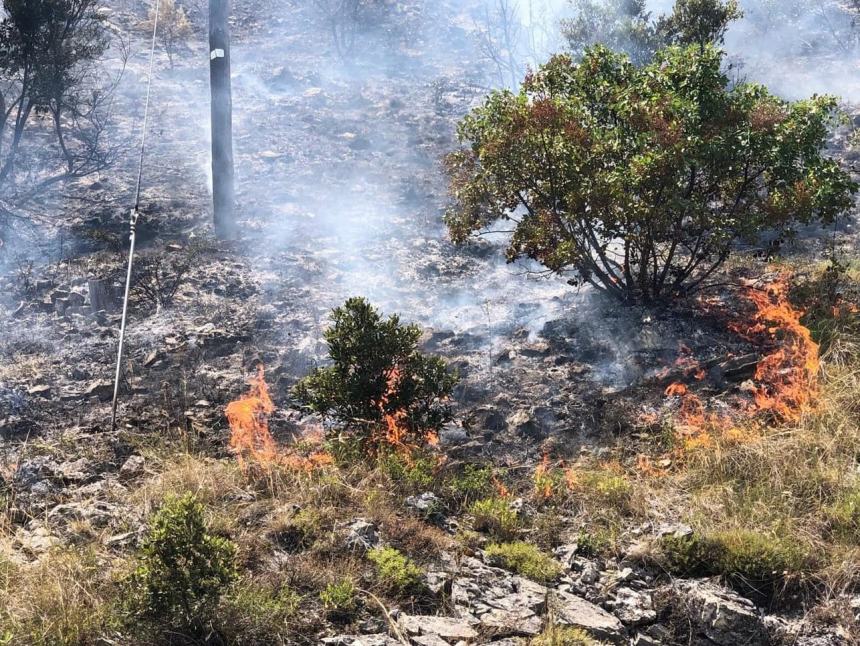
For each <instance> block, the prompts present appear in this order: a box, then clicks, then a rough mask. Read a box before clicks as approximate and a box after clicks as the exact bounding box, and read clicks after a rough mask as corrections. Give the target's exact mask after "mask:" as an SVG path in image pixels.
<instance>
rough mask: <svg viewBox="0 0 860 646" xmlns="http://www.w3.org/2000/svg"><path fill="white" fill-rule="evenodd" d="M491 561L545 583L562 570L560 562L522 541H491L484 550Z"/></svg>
mask: <svg viewBox="0 0 860 646" xmlns="http://www.w3.org/2000/svg"><path fill="white" fill-rule="evenodd" d="M484 553H485V554H486V555H487V558H489V559H490V560H491V561H497V562H499V563H500V564H501V565H502V566H503V567H505V568H507V569H509V570H512V571H514V572H516V573H517V574H521V575H522V576H524V577H527V578H529V579H534V580H535V581H540V582H542V583H546V582H547V581H552V580H553V579H555V578H556V577H557V576H558V575H559V574H561V572H562V567H561V564H560V563H559V562H558V561H556V560H555V559H553V558H552V557H550V556H548V555H547V554H544V553H543V552H541V551H540V550H539V549H538V548H537V547H535V546H534V545H531V544H530V543H524V542H523V541H514V542H512V543H493V544H491V545H488V546H487V549H486V550H484Z"/></svg>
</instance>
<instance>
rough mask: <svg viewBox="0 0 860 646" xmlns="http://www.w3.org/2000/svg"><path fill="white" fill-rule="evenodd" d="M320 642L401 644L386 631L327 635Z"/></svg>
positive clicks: (368, 645)
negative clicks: (372, 633) (385, 632)
mask: <svg viewBox="0 0 860 646" xmlns="http://www.w3.org/2000/svg"><path fill="white" fill-rule="evenodd" d="M320 643H321V644H326V646H401V643H400V642H399V641H397V640H396V639H393V638H391V637H389V636H388V635H386V634H384V633H377V634H374V635H338V636H337V637H325V638H323V639H321V640H320Z"/></svg>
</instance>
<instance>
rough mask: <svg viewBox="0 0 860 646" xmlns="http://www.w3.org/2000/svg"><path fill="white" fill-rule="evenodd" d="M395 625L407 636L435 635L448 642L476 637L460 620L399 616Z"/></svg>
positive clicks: (472, 630) (430, 616)
mask: <svg viewBox="0 0 860 646" xmlns="http://www.w3.org/2000/svg"><path fill="white" fill-rule="evenodd" d="M397 624H398V625H399V626H400V628H401V629H402V630H403V631H404V632H405V633H407V634H408V635H436V636H438V637H443V638H445V639H447V640H449V641H450V640H458V639H476V638H477V637H478V633H477V631H476V630H475V629H474V628H472V627H471V626H470V625H469V624H468V623H466V622H465V621H464V620H462V619H451V618H449V617H436V616H434V615H400V617H398V619H397Z"/></svg>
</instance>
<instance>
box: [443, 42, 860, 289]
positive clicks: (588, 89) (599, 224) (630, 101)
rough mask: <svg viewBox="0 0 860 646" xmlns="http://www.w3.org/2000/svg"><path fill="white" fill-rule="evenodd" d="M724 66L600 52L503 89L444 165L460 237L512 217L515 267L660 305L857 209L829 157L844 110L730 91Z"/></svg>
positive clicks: (829, 101) (831, 102)
mask: <svg viewBox="0 0 860 646" xmlns="http://www.w3.org/2000/svg"><path fill="white" fill-rule="evenodd" d="M722 60H723V54H722V53H720V52H719V51H717V50H716V49H715V48H713V47H711V46H706V47H705V48H704V49H701V50H700V48H699V47H697V46H693V47H690V48H686V49H684V48H680V47H670V48H667V49H665V50H663V51H661V52H660V53H659V54H658V55H657V57H656V59H655V61H654V62H653V63H651V64H649V65H647V66H644V67H636V66H634V65H633V64H631V62H630V60H629V58H627V57H626V56H624V55H621V54H616V53H613V52H611V51H609V50H608V49H606V48H605V47H600V46H598V47H595V48H593V49H590V50H588V51H587V52H586V54H585V57H584V59H583V60H582V62H581V63H579V64H576V63H574V61H573V60H572V59H571V57H569V56H556V57H554V58H553V59H551V60H550V61H549V62H548V63H547V64H546V65H544V66H543V67H541V68H540V69H539V70H538V72H537V73H535V74H531V75H530V76H528V77H527V78H526V81H525V83H524V84H523V87H522V89H521V90H520V91H519V93H517V94H513V93H511V92H508V91H500V92H494V93H492V94H491V95H490V96H489V97H488V98H487V99H486V101H485V103H484V104H483V105H482V106H480V107H478V108H476V109H475V110H474V111H473V112H472V113H471V114H470V115H468V116H467V117H466V118H464V119H463V121H462V122H461V123H460V125H459V137H460V139H461V141H462V142H463V143H465V144H466V145H467V147H465V148H464V149H461V150H459V151H456V152H454V153H452V154H451V155H450V156H449V157H448V160H447V166H448V172H449V175H450V178H451V191H452V194H453V197H454V204H453V205H452V208H451V209H450V210H449V212H448V213H447V215H446V222H447V224H448V227H449V230H450V232H451V235H452V237H453V239H454V240H455V241H457V242H462V241H464V240H466V239H467V237H468V236H469V235H470V234H472V233H474V232H477V231H480V230H482V229H485V228H486V227H488V226H489V225H491V224H492V223H494V222H495V221H498V220H510V221H513V222H514V224H515V232H514V234H513V237H512V239H511V241H510V245H509V248H508V252H507V253H508V258H509V260H511V261H513V260H515V259H517V258H520V257H529V258H532V259H534V260H537V261H539V262H541V263H543V265H545V266H546V267H547V268H548V269H549V270H551V271H552V272H556V273H559V274H568V275H572V282H574V283H577V282H586V283H589V284H591V285H593V286H594V287H596V288H597V289H600V290H602V291H605V292H607V293H609V294H612V295H613V296H615V297H617V298H618V299H620V300H622V301H624V302H627V303H636V302H639V303H649V302H653V301H656V300H661V299H668V298H674V297H678V296H683V295H686V294H690V293H692V292H695V291H696V290H698V289H700V288H702V287H703V286H705V285H706V284H707V283H708V280H709V279H710V278H711V277H712V276H713V275H714V273H715V272H716V270H717V269H718V268H719V267H720V266H721V265H722V263H723V262H724V261H725V260H726V259H727V258H728V256H729V254H730V253H731V251H732V249H733V248H734V247H735V245H736V243H737V242H739V241H742V240H749V241H753V240H755V239H756V238H757V237H758V236H759V234H761V233H762V232H764V231H770V230H780V231H788V232H789V233H790V229H791V226H792V225H794V224H796V223H798V222H800V223H809V222H814V221H818V222H825V223H826V222H831V221H833V219H834V218H835V217H836V216H838V215H839V214H841V213H842V212H844V211H845V210H846V209H848V208H850V207H851V206H852V204H853V200H852V194H853V193H855V192H856V191H857V185H856V184H854V183H853V182H852V181H851V180H850V178H849V176H848V175H847V174H846V173H845V172H843V171H842V170H840V168H839V166H838V165H837V163H836V162H835V161H833V160H830V159H826V158H825V157H824V156H823V155H822V149H823V146H824V143H825V138H826V136H827V131H828V126H829V125H830V123H831V120H832V119H833V118H834V112H835V110H836V99H834V98H832V97H826V96H824V97H813V98H811V99H808V100H804V101H798V102H796V103H790V102H786V101H783V100H781V99H779V98H777V97H775V96H773V95H771V94H770V93H769V92H768V91H767V89H766V88H764V87H763V86H760V85H754V84H740V85H734V86H732V85H730V84H729V82H728V79H727V78H726V76H725V75H724V74H723V73H722V71H721V63H722Z"/></svg>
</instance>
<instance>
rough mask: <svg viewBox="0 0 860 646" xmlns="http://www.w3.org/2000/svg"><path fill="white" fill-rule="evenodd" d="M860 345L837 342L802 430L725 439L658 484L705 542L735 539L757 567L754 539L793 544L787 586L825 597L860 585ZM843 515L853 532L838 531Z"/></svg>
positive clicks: (736, 549) (735, 548)
mask: <svg viewBox="0 0 860 646" xmlns="http://www.w3.org/2000/svg"><path fill="white" fill-rule="evenodd" d="M857 347H858V343H857V339H856V338H854V337H853V336H850V337H847V338H839V339H836V340H834V341H833V343H832V344H831V347H830V349H829V351H828V353H827V354H826V355H825V356H824V357H823V362H822V365H823V370H822V374H821V392H820V395H819V397H818V399H817V401H816V404H815V406H814V407H813V408H811V409H810V410H808V411H806V412H805V413H804V414H803V415H802V417H801V419H800V420H799V421H798V422H797V423H796V424H792V425H790V426H783V427H778V428H772V429H766V430H765V431H764V432H761V431H758V432H755V433H750V434H749V438H750V439H748V440H747V441H746V442H741V443H737V442H733V443H721V442H719V441H718V442H716V443H715V445H714V446H713V447H711V448H709V449H707V450H699V451H696V452H694V453H693V454H691V455H690V459H689V461H688V464H687V466H686V469H685V470H684V471H683V472H682V473H679V474H676V475H673V476H670V477H668V478H666V479H664V480H663V482H660V483H658V484H659V486H660V489H659V490H660V492H661V495H663V494H665V495H666V496H672V495H675V500H676V507H675V508H674V510H673V513H674V514H675V515H676V516H677V517H681V518H684V519H686V520H687V521H689V522H690V524H691V525H692V526H693V528H694V530H695V532H696V535H697V536H700V537H703V538H704V539H706V540H709V539H711V538H714V539H715V540H717V539H719V540H720V541H722V542H724V543H726V544H727V545H729V548H728V549H730V551H732V553H733V555H734V556H735V557H736V559H738V560H740V559H743V558H744V557H745V556H746V557H747V558H748V560H749V561H750V563H749V564H748V565H749V567H754V565H755V564H754V563H752V562H751V561H752V560H753V559H756V558H759V557H760V556H761V550H760V549H758V548H757V547H756V546H755V545H752V544H753V543H757V542H762V543H763V544H765V543H769V544H770V545H771V546H773V547H774V549H775V550H777V551H779V549H780V548H779V546H781V545H785V546H789V545H790V546H791V547H792V552H793V554H794V556H792V558H790V559H788V561H787V562H786V571H785V572H784V577H783V578H784V581H783V582H784V583H786V584H787V585H789V586H790V587H791V588H792V589H795V590H796V589H802V590H805V591H807V592H808V593H810V594H813V595H814V596H816V597H818V598H824V599H827V598H831V597H833V596H835V595H838V594H840V593H843V592H846V591H849V590H850V589H852V588H853V587H854V586H856V585H857V584H858V583H860V581H858V575H857V572H858V571H860V570H858V567H860V560H858V555H860V551H858V548H860V531H857V530H858V529H860V509H858V512H857V516H856V520H857V523H858V524H857V525H856V526H855V525H854V524H853V523H854V520H855V517H854V507H855V500H856V497H857V496H858V492H860V478H858V474H857V469H856V465H857V459H858V457H860V369H858V367H860V353H858V352H857ZM750 423H753V422H750ZM678 492H689V493H688V495H686V496H677V493H678ZM840 519H841V521H842V522H843V528H846V529H847V531H837V530H838V529H839V522H840ZM741 565H743V564H741ZM733 567H735V568H738V567H741V566H739V565H738V564H737V563H735V565H734V566H733ZM726 574H728V575H730V574H731V573H730V572H726Z"/></svg>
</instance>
